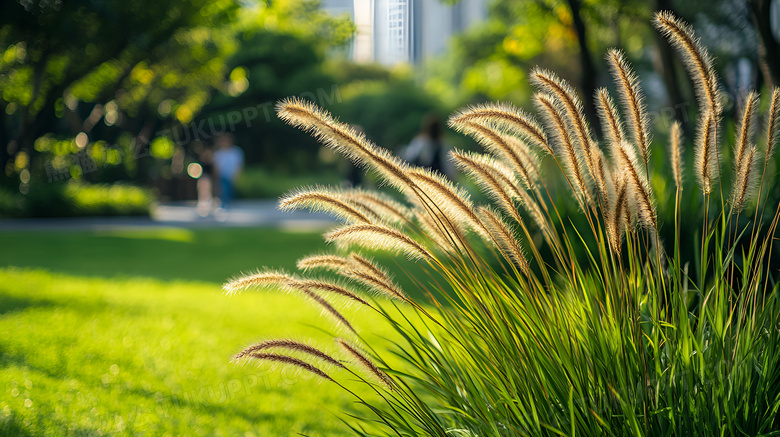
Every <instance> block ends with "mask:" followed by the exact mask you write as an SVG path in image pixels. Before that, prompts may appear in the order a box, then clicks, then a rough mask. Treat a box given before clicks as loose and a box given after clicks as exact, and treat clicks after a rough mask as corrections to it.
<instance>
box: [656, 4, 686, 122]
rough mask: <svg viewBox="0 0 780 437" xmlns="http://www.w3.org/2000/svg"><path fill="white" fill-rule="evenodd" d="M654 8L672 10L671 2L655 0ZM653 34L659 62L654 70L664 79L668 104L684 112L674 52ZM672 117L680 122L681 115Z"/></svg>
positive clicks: (657, 35)
mask: <svg viewBox="0 0 780 437" xmlns="http://www.w3.org/2000/svg"><path fill="white" fill-rule="evenodd" d="M655 6H656V10H657V11H672V10H673V8H672V2H671V0H656V2H655ZM654 34H655V40H656V44H657V46H658V60H659V61H660V62H659V64H658V65H657V66H656V68H657V69H658V72H659V73H660V74H661V76H662V77H663V78H664V84H665V85H666V92H667V94H668V97H669V104H670V105H672V106H673V107H674V108H675V109H676V108H682V110H683V111H685V110H686V109H685V107H684V106H683V105H684V103H685V99H684V98H683V95H682V91H681V90H680V81H679V79H678V77H677V69H676V67H675V61H674V51H673V50H672V46H671V45H670V44H669V42H668V41H667V40H666V38H664V37H663V35H661V33H660V32H654ZM674 117H675V119H677V120H680V119H681V114H678V111H676V110H675V112H674Z"/></svg>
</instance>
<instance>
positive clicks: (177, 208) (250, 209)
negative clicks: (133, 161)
mask: <svg viewBox="0 0 780 437" xmlns="http://www.w3.org/2000/svg"><path fill="white" fill-rule="evenodd" d="M333 223H334V220H333V219H332V218H331V217H330V216H328V215H326V214H321V213H310V212H307V211H294V212H282V211H279V210H278V208H277V201H276V200H275V199H273V200H271V199H269V200H244V201H236V202H235V203H234V205H233V206H232V207H231V208H229V209H226V210H224V211H217V212H216V213H215V214H213V215H211V216H209V217H205V218H204V217H201V216H200V215H198V212H197V210H196V208H195V202H177V203H168V204H160V205H157V206H155V207H154V208H153V209H152V214H151V217H76V218H35V219H0V231H17V230H63V231H66V230H105V229H114V228H134V227H156V226H174V227H184V228H216V227H230V226H233V227H236V226H274V227H280V228H292V229H299V230H321V229H323V228H326V227H328V226H330V225H332V224H333Z"/></svg>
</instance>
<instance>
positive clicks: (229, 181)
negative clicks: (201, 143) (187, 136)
mask: <svg viewBox="0 0 780 437" xmlns="http://www.w3.org/2000/svg"><path fill="white" fill-rule="evenodd" d="M215 145H216V151H215V152H214V170H215V173H216V175H217V180H218V181H219V200H220V203H221V205H220V206H221V207H222V208H226V207H228V206H229V205H230V203H231V201H232V200H233V195H234V193H233V191H234V184H235V182H236V179H237V178H238V175H239V174H240V173H241V170H242V169H243V167H244V152H243V151H242V150H241V148H240V147H238V146H237V145H235V141H234V139H233V135H232V134H229V133H225V134H222V135H220V136H218V137H217V139H216V142H215Z"/></svg>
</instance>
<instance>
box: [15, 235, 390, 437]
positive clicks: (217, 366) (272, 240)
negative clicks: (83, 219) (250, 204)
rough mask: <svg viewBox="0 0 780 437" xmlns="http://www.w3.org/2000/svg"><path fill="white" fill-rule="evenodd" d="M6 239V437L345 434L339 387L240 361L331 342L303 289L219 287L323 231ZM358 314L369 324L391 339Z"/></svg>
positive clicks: (314, 241) (308, 245) (283, 257)
mask: <svg viewBox="0 0 780 437" xmlns="http://www.w3.org/2000/svg"><path fill="white" fill-rule="evenodd" d="M0 247H2V252H1V253H0V258H2V259H1V260H0V265H2V266H5V267H3V268H0V435H3V436H6V435H20V436H33V435H34V436H38V435H106V434H107V435H138V434H140V433H143V434H144V435H149V436H162V435H179V434H180V435H226V436H228V435H229V436H232V435H241V436H244V435H246V436H252V435H256V436H286V435H297V433H303V434H305V435H338V434H342V433H344V428H342V426H341V424H340V422H339V420H338V418H336V417H335V416H334V414H335V413H338V412H339V411H342V410H344V409H348V408H351V406H352V405H353V399H351V398H349V397H347V396H346V395H345V394H344V393H343V392H342V391H340V390H339V389H337V388H336V387H334V386H332V385H331V384H328V383H325V382H320V381H316V380H313V379H312V377H311V376H310V375H308V374H302V373H296V372H293V371H285V372H282V373H280V372H278V371H276V370H278V369H269V368H266V367H260V368H258V367H257V366H255V365H252V364H250V365H246V366H243V367H242V366H238V365H235V364H231V363H229V358H230V356H231V355H232V354H233V353H235V352H236V351H237V349H240V348H241V347H242V346H244V345H246V344H248V343H251V342H253V341H256V340H259V339H262V338H266V337H278V336H287V337H290V336H292V337H294V338H296V339H304V340H309V339H311V340H314V341H317V340H319V342H320V344H324V345H328V344H329V343H328V340H327V339H328V338H330V336H329V334H328V333H326V332H324V331H323V329H324V330H329V329H332V324H331V323H330V322H329V321H328V320H327V319H325V318H323V317H321V315H320V311H319V310H317V309H314V308H311V307H309V306H308V305H303V304H302V301H301V300H300V299H298V298H296V297H295V296H287V295H281V294H278V293H273V292H261V293H244V294H242V295H240V296H235V297H231V298H228V297H226V296H224V295H223V294H222V293H221V290H220V287H219V284H220V283H221V282H222V281H223V280H224V279H225V278H226V277H229V276H231V275H233V274H235V273H237V272H238V271H240V270H250V269H253V268H255V267H258V266H263V265H273V266H284V267H287V268H292V267H293V265H294V261H295V259H296V258H297V257H298V256H300V255H301V254H303V253H308V252H312V251H316V250H319V249H322V248H323V245H322V243H321V239H320V237H319V236H318V235H316V234H308V233H305V234H301V233H285V232H281V231H276V230H269V229H214V230H195V231H190V230H180V229H161V230H149V229H145V230H126V231H122V232H106V233H100V232H87V231H84V232H46V233H43V232H18V233H8V232H0ZM9 266H20V267H9ZM355 311H356V310H346V314H348V317H351V318H352V320H354V321H355V324H356V325H357V327H358V330H359V328H360V326H367V327H368V326H370V327H371V335H385V336H391V335H392V334H391V332H390V330H389V328H382V326H383V324H382V323H379V320H378V319H377V318H376V316H375V315H373V314H370V313H368V312H366V311H360V312H357V313H356V312H355ZM342 335H343V334H342ZM331 349H333V348H332V347H331ZM341 379H342V380H348V378H347V377H345V376H342V377H341Z"/></svg>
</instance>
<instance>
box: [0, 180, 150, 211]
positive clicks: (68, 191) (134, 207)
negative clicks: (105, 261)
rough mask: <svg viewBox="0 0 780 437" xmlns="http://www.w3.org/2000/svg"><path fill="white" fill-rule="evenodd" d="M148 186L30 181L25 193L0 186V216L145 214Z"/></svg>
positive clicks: (147, 208)
mask: <svg viewBox="0 0 780 437" xmlns="http://www.w3.org/2000/svg"><path fill="white" fill-rule="evenodd" d="M153 200H154V195H153V194H152V192H151V190H149V189H147V188H141V187H137V186H132V185H126V184H84V183H79V182H75V181H70V182H68V183H48V184H47V183H43V182H38V183H35V182H33V183H32V184H31V185H30V187H29V191H28V192H27V193H26V194H21V193H18V192H17V193H14V192H13V191H11V190H9V189H7V188H0V217H5V218H9V217H86V216H116V215H148V214H149V208H150V206H151V204H152V201H153Z"/></svg>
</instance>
